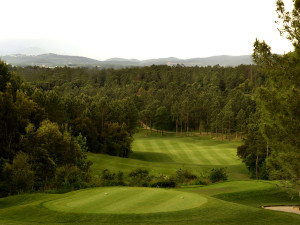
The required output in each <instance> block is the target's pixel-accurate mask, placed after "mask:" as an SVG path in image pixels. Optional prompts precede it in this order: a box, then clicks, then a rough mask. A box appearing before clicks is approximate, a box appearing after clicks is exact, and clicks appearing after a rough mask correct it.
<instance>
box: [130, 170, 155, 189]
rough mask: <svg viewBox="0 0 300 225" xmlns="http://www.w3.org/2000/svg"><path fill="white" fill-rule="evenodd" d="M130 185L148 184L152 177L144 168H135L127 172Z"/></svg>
mask: <svg viewBox="0 0 300 225" xmlns="http://www.w3.org/2000/svg"><path fill="white" fill-rule="evenodd" d="M129 177H130V178H131V179H130V185H131V186H143V187H147V186H149V182H150V181H151V179H152V177H151V176H149V171H148V170H146V169H141V168H137V169H134V170H132V171H131V172H130V173H129Z"/></svg>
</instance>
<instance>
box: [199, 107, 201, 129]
mask: <svg viewBox="0 0 300 225" xmlns="http://www.w3.org/2000/svg"><path fill="white" fill-rule="evenodd" d="M199 134H200V135H201V111H200V113H199Z"/></svg>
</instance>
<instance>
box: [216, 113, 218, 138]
mask: <svg viewBox="0 0 300 225" xmlns="http://www.w3.org/2000/svg"><path fill="white" fill-rule="evenodd" d="M216 138H218V116H216Z"/></svg>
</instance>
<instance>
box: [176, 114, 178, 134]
mask: <svg viewBox="0 0 300 225" xmlns="http://www.w3.org/2000/svg"><path fill="white" fill-rule="evenodd" d="M177 134H178V118H176V136H177Z"/></svg>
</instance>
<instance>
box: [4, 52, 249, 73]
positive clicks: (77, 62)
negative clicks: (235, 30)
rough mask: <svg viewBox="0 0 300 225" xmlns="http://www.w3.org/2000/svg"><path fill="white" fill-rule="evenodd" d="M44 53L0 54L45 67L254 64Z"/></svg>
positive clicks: (236, 59)
mask: <svg viewBox="0 0 300 225" xmlns="http://www.w3.org/2000/svg"><path fill="white" fill-rule="evenodd" d="M40 53H44V52H43V50H42V49H38V48H29V49H24V51H22V54H11V55H5V56H0V58H1V60H4V61H6V63H8V64H11V65H13V66H43V67H56V66H70V67H76V66H86V67H87V66H89V67H94V66H98V67H103V68H109V67H113V68H124V67H137V66H150V65H153V64H154V65H170V66H172V65H177V64H180V65H185V66H209V65H210V66H214V65H217V64H219V65H220V66H238V65H240V64H245V65H248V64H253V61H252V58H251V56H250V55H242V56H228V55H220V56H212V57H206V58H192V59H178V58H174V57H170V58H159V59H148V60H137V59H123V58H111V59H108V60H105V61H99V60H95V59H91V58H87V57H82V56H69V55H58V54H53V53H48V54H40Z"/></svg>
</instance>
